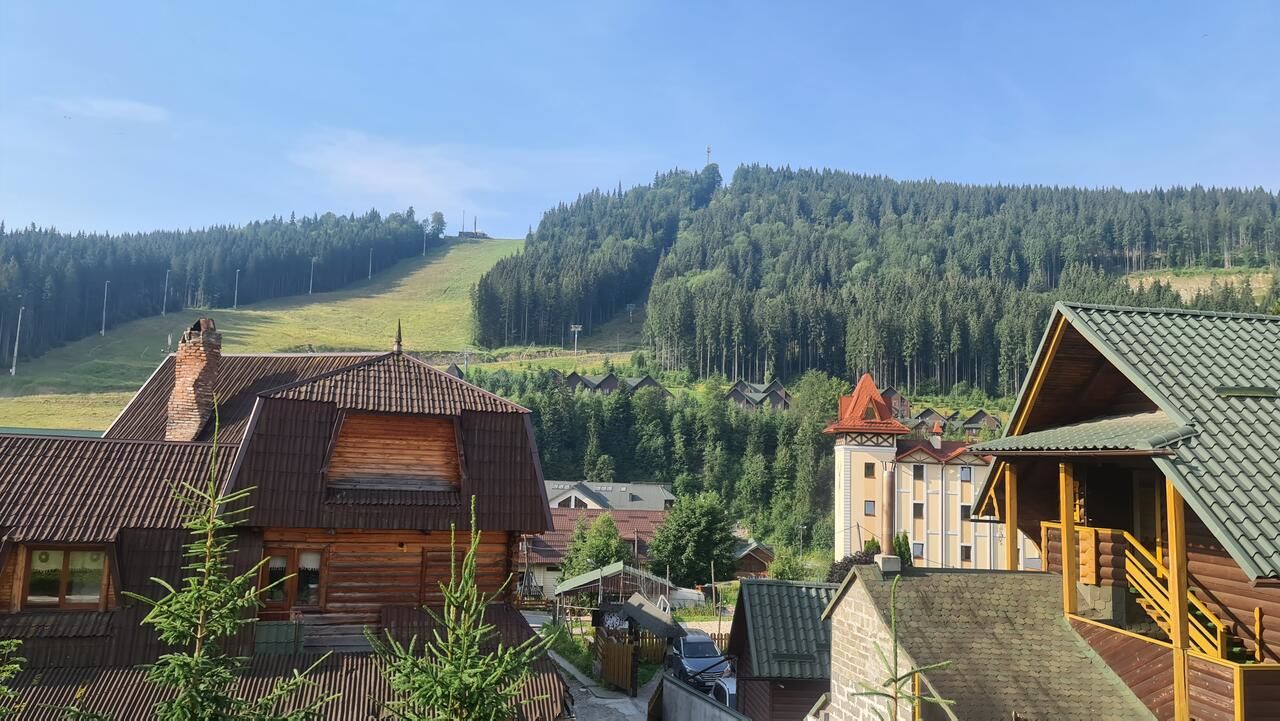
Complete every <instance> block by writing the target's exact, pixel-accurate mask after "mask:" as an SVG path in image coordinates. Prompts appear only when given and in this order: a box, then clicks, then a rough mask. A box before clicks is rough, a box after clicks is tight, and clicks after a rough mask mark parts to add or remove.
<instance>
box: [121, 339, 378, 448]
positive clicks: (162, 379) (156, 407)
mask: <svg viewBox="0 0 1280 721" xmlns="http://www.w3.org/2000/svg"><path fill="white" fill-rule="evenodd" d="M376 357H378V356H377V355H376V354H372V353H265V354H255V355H236V354H230V353H227V354H223V356H222V365H221V367H220V368H219V370H218V378H217V382H216V386H215V388H214V394H215V395H216V396H217V398H218V401H219V402H218V415H219V419H218V420H219V429H218V433H219V437H220V438H221V439H222V440H223V441H227V442H231V443H236V442H238V441H239V440H240V438H241V437H242V436H243V435H244V429H245V426H246V425H247V424H248V422H249V414H250V412H252V411H253V404H254V401H256V400H257V396H258V394H259V393H263V392H265V391H269V390H271V389H273V388H279V387H281V386H285V385H289V384H291V383H296V382H297V381H299V380H301V379H304V378H311V377H314V376H317V375H321V374H324V373H327V372H329V371H333V370H336V369H338V368H345V367H348V366H352V365H355V364H357V363H362V362H364V361H367V360H370V359H372V358H376ZM173 364H174V357H173V356H172V355H171V356H169V357H168V358H166V359H165V360H164V362H163V363H161V364H160V365H159V367H157V368H156V370H155V372H154V373H152V374H151V377H150V378H148V379H147V382H146V383H145V384H143V386H142V388H140V389H139V390H138V392H137V394H136V395H134V397H133V399H132V400H130V401H129V405H127V406H125V408H124V411H122V412H121V413H120V416H119V417H118V418H116V420H115V422H114V423H112V424H111V427H110V428H108V429H107V431H106V433H104V434H103V436H104V437H105V438H132V439H135V440H144V441H162V440H164V426H165V421H166V420H167V419H168V415H169V414H168V408H169V395H170V394H171V393H172V392H173ZM212 436H213V423H211V422H210V423H207V424H206V426H205V429H204V433H203V434H202V436H201V439H202V440H210V439H211V438H212Z"/></svg>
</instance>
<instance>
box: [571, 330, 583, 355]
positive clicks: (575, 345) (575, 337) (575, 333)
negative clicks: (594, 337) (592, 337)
mask: <svg viewBox="0 0 1280 721" xmlns="http://www.w3.org/2000/svg"><path fill="white" fill-rule="evenodd" d="M569 331H570V332H571V333H573V354H574V355H577V354H578V334H579V333H581V332H582V326H581V325H578V324H577V323H574V324H573V325H571V326H569Z"/></svg>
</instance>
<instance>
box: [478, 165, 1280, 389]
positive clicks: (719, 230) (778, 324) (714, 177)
mask: <svg viewBox="0 0 1280 721" xmlns="http://www.w3.org/2000/svg"><path fill="white" fill-rule="evenodd" d="M1278 204H1280V203H1278V199H1277V197H1276V196H1275V195H1274V194H1271V193H1268V192H1266V191H1263V190H1260V189H1258V190H1234V189H1207V188H1201V187H1192V188H1172V189H1169V190H1156V191H1147V192H1126V191H1121V190H1084V189H1076V188H1050V187H1038V186H1021V187H1013V186H970V185H959V184H953V183H937V182H932V181H924V182H897V181H893V180H889V179H886V178H882V177H876V176H863V175H856V174H851V173H844V172H836V171H826V170H824V171H813V170H802V171H793V170H790V169H772V168H767V167H761V166H744V167H740V168H738V170H737V171H736V172H735V174H734V176H733V181H732V183H731V184H730V185H729V186H728V187H721V183H720V174H719V170H718V169H717V168H716V166H715V165H709V166H707V167H706V168H705V169H703V170H702V171H701V172H699V173H690V172H679V171H677V172H672V173H668V174H666V175H660V176H658V177H656V178H655V180H654V182H653V184H652V185H648V186H643V187H639V188H635V189H632V190H630V191H626V192H623V191H622V190H621V189H620V188H619V189H618V190H617V191H611V192H594V193H591V194H588V195H585V196H582V197H580V198H579V199H578V200H577V201H576V202H574V203H572V204H570V205H562V206H560V207H558V208H556V209H555V210H552V211H550V212H548V213H547V215H546V216H545V218H544V219H543V221H542V223H541V224H540V225H539V226H538V229H537V232H536V233H534V234H532V235H531V236H530V237H529V238H528V240H527V242H526V247H525V250H524V252H522V253H521V254H519V255H517V256H514V257H512V258H509V259H507V260H505V261H503V262H502V263H499V264H498V265H497V266H495V267H494V269H493V270H492V271H490V273H489V274H487V275H486V276H485V277H484V278H483V279H482V280H481V282H480V283H479V284H478V285H477V287H476V289H475V304H474V312H475V321H476V334H475V335H476V340H477V342H479V343H481V344H483V345H487V346H498V345H505V344H508V343H517V342H518V343H547V344H559V343H563V338H564V329H565V327H566V326H567V325H568V324H569V323H582V324H583V325H585V326H587V330H588V332H589V331H590V327H591V326H592V325H593V324H596V323H599V322H602V321H604V320H607V319H608V318H610V317H611V316H612V315H613V314H614V313H615V312H617V311H618V310H619V308H620V306H625V304H626V303H628V302H645V303H646V310H647V313H646V322H645V337H646V340H647V343H648V344H649V346H650V347H651V348H652V349H653V350H654V351H655V352H656V354H657V357H658V358H659V359H660V361H661V362H662V364H663V367H665V368H671V369H677V368H678V369H684V370H688V371H691V372H693V373H695V374H697V375H700V376H706V375H710V374H712V373H718V374H722V375H726V376H729V377H746V378H751V379H761V378H763V377H764V376H765V375H767V374H772V375H781V376H788V377H790V376H795V375H798V374H800V373H802V372H804V371H805V370H808V369H820V370H823V371H826V372H828V373H831V374H835V375H841V376H850V377H851V376H854V375H856V374H857V373H859V372H861V371H863V370H872V371H874V372H876V374H877V376H878V377H880V378H882V379H884V381H885V382H887V383H893V384H895V385H901V386H905V387H906V388H908V389H918V388H921V387H923V385H922V384H925V383H926V382H927V384H929V385H933V386H938V387H942V388H947V387H950V386H951V385H953V384H955V383H958V382H961V381H964V382H967V383H969V384H972V385H975V386H978V387H981V388H984V389H986V390H988V391H991V392H995V393H1009V392H1012V391H1014V390H1016V387H1017V385H1018V384H1019V382H1020V381H1021V377H1022V374H1023V373H1025V370H1026V366H1027V363H1028V361H1029V360H1030V356H1031V354H1032V352H1033V351H1034V349H1035V346H1036V343H1037V342H1038V341H1039V338H1040V335H1041V333H1042V332H1043V328H1044V322H1045V320H1046V318H1047V314H1048V309H1049V308H1050V306H1051V304H1052V302H1053V301H1054V300H1056V299H1070V300H1079V301H1091V302H1107V303H1125V304H1132V305H1164V306H1168V305H1178V304H1180V302H1181V301H1180V299H1179V298H1178V297H1177V296H1176V295H1175V294H1174V293H1173V292H1172V291H1170V289H1169V288H1168V287H1166V286H1164V285H1161V284H1155V285H1153V286H1152V287H1140V288H1136V289H1130V288H1129V287H1128V286H1126V285H1125V284H1124V283H1123V282H1122V281H1121V280H1120V279H1119V278H1118V276H1119V274H1121V273H1124V272H1129V271H1137V270H1150V269H1157V268H1181V267H1192V266H1201V265H1206V266H1214V267H1238V266H1268V265H1274V264H1275V263H1276V261H1277V260H1280V216H1278V215H1277V207H1278ZM1251 294H1252V290H1251V289H1249V288H1248V287H1247V286H1245V287H1238V288H1218V289H1214V290H1213V291H1212V292H1208V293H1205V294H1202V295H1201V296H1200V297H1197V298H1196V299H1194V301H1192V302H1193V304H1194V305H1197V306H1198V307H1211V308H1221V309H1247V310H1252V309H1254V307H1255V306H1254V302H1253V299H1252V295H1251Z"/></svg>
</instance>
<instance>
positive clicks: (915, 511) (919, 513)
mask: <svg viewBox="0 0 1280 721" xmlns="http://www.w3.org/2000/svg"><path fill="white" fill-rule="evenodd" d="M927 512H928V509H926V508H925V505H924V501H912V502H911V519H912V520H913V521H923V520H925V513H927Z"/></svg>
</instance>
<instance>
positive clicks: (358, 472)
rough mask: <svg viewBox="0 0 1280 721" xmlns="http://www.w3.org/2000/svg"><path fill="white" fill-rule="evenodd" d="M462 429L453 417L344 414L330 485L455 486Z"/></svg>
mask: <svg viewBox="0 0 1280 721" xmlns="http://www.w3.org/2000/svg"><path fill="white" fill-rule="evenodd" d="M458 433H459V430H458V427H457V425H456V424H455V423H454V421H453V419H451V418H444V417H435V416H408V415H392V414H372V413H344V414H343V415H342V418H341V420H340V426H339V429H338V437H337V439H336V440H335V442H334V446H333V452H332V453H331V454H330V457H329V463H328V467H327V468H326V470H325V475H326V478H327V479H328V480H329V481H330V483H344V482H345V483H354V484H361V485H364V484H370V483H372V484H379V483H380V484H383V485H384V486H386V487H391V488H394V487H396V486H404V487H406V488H427V487H432V486H434V487H437V488H439V489H440V490H451V489H457V488H458V487H459V486H461V484H462V469H461V465H460V463H459V454H458Z"/></svg>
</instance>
